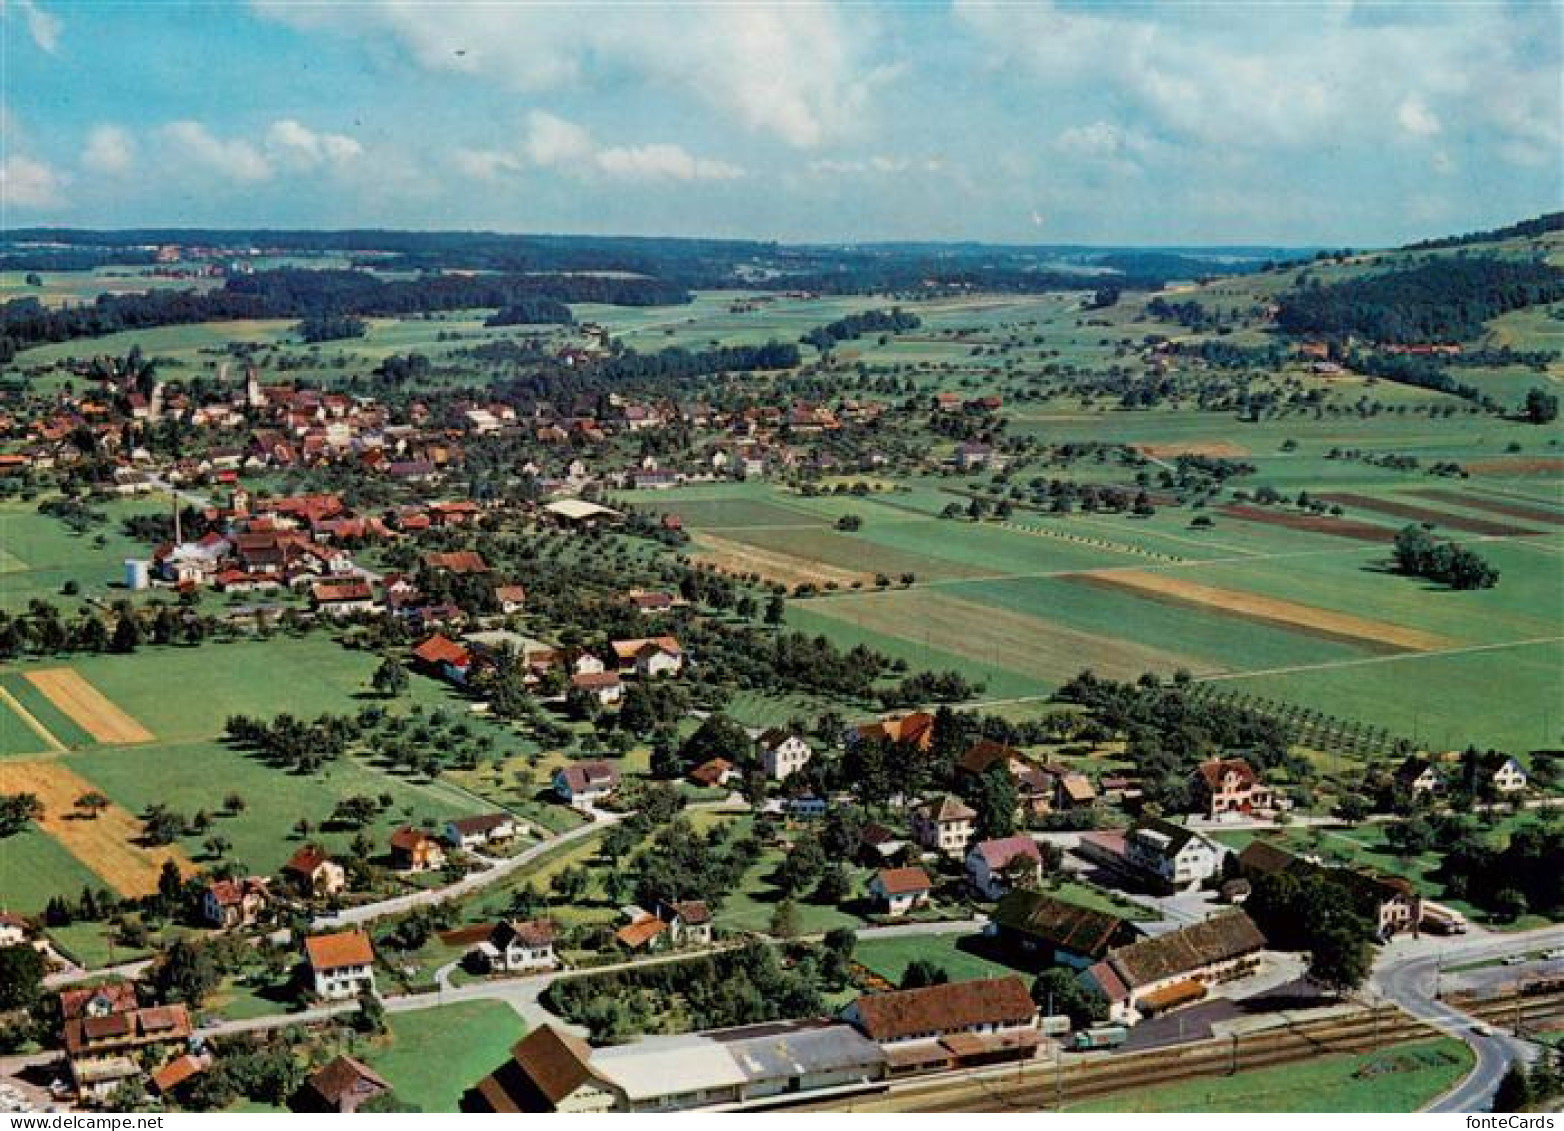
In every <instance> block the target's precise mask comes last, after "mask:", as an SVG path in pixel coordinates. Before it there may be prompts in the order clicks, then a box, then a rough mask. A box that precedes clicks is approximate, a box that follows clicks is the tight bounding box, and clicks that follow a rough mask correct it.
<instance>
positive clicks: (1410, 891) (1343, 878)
mask: <svg viewBox="0 0 1564 1131" xmlns="http://www.w3.org/2000/svg"><path fill="white" fill-rule="evenodd" d="M1238 865H1239V868H1240V869H1241V870H1242V871H1243V873H1244V876H1245V877H1246V878H1248V879H1249V880H1250V881H1251V882H1253V881H1256V880H1259V879H1260V878H1261V877H1263V876H1271V875H1275V874H1277V873H1278V872H1291V873H1294V874H1304V873H1307V872H1318V873H1320V874H1322V875H1324V876H1326V877H1327V878H1329V879H1331V880H1334V881H1335V882H1337V883H1339V884H1341V885H1342V886H1343V887H1345V888H1346V890H1347V894H1348V895H1349V896H1351V898H1352V901H1353V903H1354V905H1355V906H1356V907H1357V909H1358V910H1359V911H1360V912H1361V913H1362V914H1363V915H1365V916H1366V917H1367V918H1368V919H1369V920H1370V921H1371V922H1372V923H1374V929H1375V934H1376V935H1378V937H1379V938H1381V939H1388V938H1389V937H1390V936H1391V935H1395V934H1399V933H1400V932H1402V931H1409V930H1415V929H1416V928H1417V927H1418V925H1419V924H1420V923H1421V922H1422V918H1423V899H1422V895H1421V894H1420V893H1419V892H1418V890H1417V889H1416V888H1414V887H1413V886H1412V885H1411V884H1410V883H1408V882H1407V881H1406V880H1404V879H1402V878H1401V877H1400V876H1387V875H1383V874H1381V873H1379V872H1374V871H1370V870H1368V869H1355V868H1329V867H1326V866H1325V865H1324V864H1322V863H1320V862H1319V861H1318V860H1317V859H1314V858H1309V857H1303V856H1299V855H1297V854H1296V853H1293V852H1290V851H1288V850H1287V849H1286V848H1283V847H1282V846H1281V845H1279V844H1276V843H1274V842H1272V841H1268V840H1261V839H1259V838H1256V839H1255V840H1252V841H1250V842H1249V843H1248V844H1246V845H1244V848H1243V851H1242V852H1240V853H1239V854H1238Z"/></svg>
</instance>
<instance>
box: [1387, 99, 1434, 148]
mask: <svg viewBox="0 0 1564 1131" xmlns="http://www.w3.org/2000/svg"><path fill="white" fill-rule="evenodd" d="M1396 123H1397V124H1398V125H1399V126H1400V127H1401V128H1402V130H1403V131H1405V132H1406V133H1408V134H1410V135H1411V136H1412V137H1416V138H1427V137H1433V136H1435V135H1436V134H1438V133H1439V131H1440V129H1442V128H1443V127H1442V126H1441V124H1440V121H1439V115H1437V114H1435V113H1434V112H1433V111H1432V110H1430V109H1429V108H1428V106H1427V104H1426V103H1424V102H1423V100H1422V99H1421V98H1418V97H1417V96H1416V95H1413V96H1411V97H1409V98H1406V99H1403V100H1402V103H1401V105H1400V106H1398V107H1396Z"/></svg>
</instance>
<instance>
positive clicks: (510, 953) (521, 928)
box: [473, 919, 559, 974]
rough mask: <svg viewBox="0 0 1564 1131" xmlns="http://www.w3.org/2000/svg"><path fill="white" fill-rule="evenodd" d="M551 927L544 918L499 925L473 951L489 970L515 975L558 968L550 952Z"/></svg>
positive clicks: (551, 943)
mask: <svg viewBox="0 0 1564 1131" xmlns="http://www.w3.org/2000/svg"><path fill="white" fill-rule="evenodd" d="M555 934H556V932H555V930H554V924H553V923H551V922H550V921H548V920H547V919H529V920H527V921H525V922H519V923H512V922H508V921H507V922H503V923H498V924H496V925H495V928H494V930H492V931H490V932H489V937H488V938H487V939H485V940H484V941H483V942H481V943H479V944H478V945H477V946H476V947H474V948H473V951H474V953H475V954H476V955H477V956H478V958H479V960H480V961H481V962H482V963H483V964H484V965H486V966H487V967H488V969H489V970H491V971H495V970H502V971H504V972H506V973H509V974H517V973H521V972H523V971H528V970H553V969H555V968H556V967H557V966H558V965H559V958H558V956H557V955H555V953H554V939H555Z"/></svg>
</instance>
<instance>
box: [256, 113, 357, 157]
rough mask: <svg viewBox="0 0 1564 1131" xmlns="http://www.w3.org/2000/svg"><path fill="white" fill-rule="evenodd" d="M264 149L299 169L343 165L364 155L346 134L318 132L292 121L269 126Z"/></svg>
mask: <svg viewBox="0 0 1564 1131" xmlns="http://www.w3.org/2000/svg"><path fill="white" fill-rule="evenodd" d="M266 150H267V153H269V154H270V155H271V156H272V157H273V158H275V159H276V160H278V161H280V162H283V163H285V164H291V165H294V166H297V167H301V168H316V167H319V166H321V165H332V166H342V165H345V164H347V163H348V162H351V161H353V160H355V159H356V158H358V157H360V156H362V155H363V153H364V147H363V146H362V145H360V144H359V143H358V142H357V141H355V140H354V139H353V138H351V137H348V136H347V135H346V134H333V133H318V132H316V131H315V130H312V129H310V128H309V127H308V126H306V125H304V124H303V123H302V122H298V121H295V120H294V119H292V118H282V119H280V120H278V121H275V122H273V123H272V124H271V128H270V129H268V130H267V131H266Z"/></svg>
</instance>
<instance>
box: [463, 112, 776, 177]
mask: <svg viewBox="0 0 1564 1131" xmlns="http://www.w3.org/2000/svg"><path fill="white" fill-rule="evenodd" d="M453 160H454V162H455V164H456V166H457V168H459V169H460V170H461V171H462V172H464V173H466V174H467V175H468V176H470V177H473V178H475V179H477V180H494V179H496V178H497V177H500V176H502V175H504V174H507V173H517V172H520V171H521V170H523V169H524V168H526V167H527V166H529V165H530V166H532V167H533V168H538V169H554V170H558V171H559V172H561V173H565V174H568V175H570V176H573V177H607V178H611V179H617V180H630V181H731V180H736V179H737V178H739V177H742V176H745V175H746V174H745V171H744V169H742V168H740V167H739V166H738V165H735V164H733V163H732V162H729V161H719V160H717V159H715V158H711V157H697V156H695V155H694V154H692V153H691V152H690V151H689V150H687V149H685V148H684V147H683V146H682V145H675V144H673V143H671V142H663V141H656V142H646V143H644V144H641V145H609V146H605V145H600V144H599V143H598V141H597V139H595V138H594V137H593V136H592V132H591V131H590V130H588V129H587V128H586V127H585V126H582V125H580V124H579V123H576V122H572V121H569V120H568V119H566V118H561V117H560V116H559V115H557V114H550V113H549V112H548V111H546V110H533V111H532V112H530V113H529V114H528V115H527V128H526V132H525V134H524V136H523V138H522V140H521V143H520V145H519V147H518V148H517V150H516V151H514V152H512V151H507V150H501V149H459V150H457V151H456V153H455V154H454V155H453Z"/></svg>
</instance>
